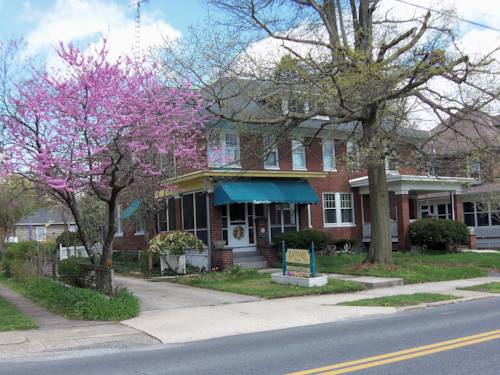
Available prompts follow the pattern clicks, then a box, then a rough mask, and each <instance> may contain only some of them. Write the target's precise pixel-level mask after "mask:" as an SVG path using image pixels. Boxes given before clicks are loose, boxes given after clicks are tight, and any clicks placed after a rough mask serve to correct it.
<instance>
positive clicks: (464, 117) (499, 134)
mask: <svg viewBox="0 0 500 375" xmlns="http://www.w3.org/2000/svg"><path fill="white" fill-rule="evenodd" d="M430 134H431V136H433V137H434V139H433V140H432V142H431V143H430V145H429V147H432V150H430V151H431V152H433V153H436V154H440V155H451V154H458V153H469V152H471V151H473V150H477V149H481V148H498V147H500V116H490V115H488V114H486V113H483V112H474V113H466V114H463V113H458V114H456V115H455V116H450V117H449V118H448V119H446V120H445V121H444V122H443V123H442V124H440V125H438V126H436V127H435V128H433V129H432V130H431V131H430Z"/></svg>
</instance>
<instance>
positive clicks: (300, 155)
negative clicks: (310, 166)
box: [292, 139, 306, 170]
mask: <svg viewBox="0 0 500 375" xmlns="http://www.w3.org/2000/svg"><path fill="white" fill-rule="evenodd" d="M292 164H293V169H296V170H305V169H306V147H305V146H304V142H303V141H302V140H298V139H294V140H292Z"/></svg>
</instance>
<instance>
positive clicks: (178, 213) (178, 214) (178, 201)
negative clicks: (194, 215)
mask: <svg viewBox="0 0 500 375" xmlns="http://www.w3.org/2000/svg"><path fill="white" fill-rule="evenodd" d="M174 203H175V228H176V229H177V230H183V229H184V226H183V223H182V198H181V196H180V195H176V196H175V200H174Z"/></svg>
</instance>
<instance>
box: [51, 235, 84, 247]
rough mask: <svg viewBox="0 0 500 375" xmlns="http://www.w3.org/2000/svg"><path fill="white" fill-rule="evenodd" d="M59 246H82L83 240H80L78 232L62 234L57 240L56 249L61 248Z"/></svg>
mask: <svg viewBox="0 0 500 375" xmlns="http://www.w3.org/2000/svg"><path fill="white" fill-rule="evenodd" d="M59 245H62V246H63V247H70V246H82V240H81V238H80V234H79V233H78V232H68V231H65V232H62V233H61V234H60V235H59V236H57V238H56V248H57V249H58V248H59Z"/></svg>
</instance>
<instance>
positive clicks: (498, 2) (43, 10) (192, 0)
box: [0, 0, 500, 55]
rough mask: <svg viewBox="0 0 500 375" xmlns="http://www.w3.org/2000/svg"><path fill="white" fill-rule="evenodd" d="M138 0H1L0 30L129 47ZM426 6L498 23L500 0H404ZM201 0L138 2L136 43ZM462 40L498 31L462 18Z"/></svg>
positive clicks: (168, 32)
mask: <svg viewBox="0 0 500 375" xmlns="http://www.w3.org/2000/svg"><path fill="white" fill-rule="evenodd" d="M136 1H137V0H0V35H1V36H2V37H3V38H12V37H22V38H24V39H25V41H26V44H27V46H26V53H27V54H28V55H36V54H40V55H51V54H53V51H54V47H55V46H57V44H58V43H59V41H64V42H74V43H77V44H79V45H80V46H82V47H85V46H87V45H89V44H91V43H97V42H98V41H99V39H100V38H101V37H102V36H103V35H104V36H106V38H107V39H108V45H110V46H113V53H115V54H123V53H130V52H131V49H132V46H133V42H134V39H135V33H134V17H135V9H136V7H135V5H134V4H135V3H136ZM406 1H407V2H409V3H414V4H419V5H423V6H430V7H440V6H452V7H454V8H455V9H456V11H457V14H458V15H459V16H461V17H464V18H467V19H469V20H471V21H474V22H478V23H483V24H485V25H490V26H493V27H497V28H500V0H439V1H437V0H406ZM403 2H404V1H399V0H384V1H383V2H382V4H383V5H382V6H384V7H388V8H391V9H394V10H395V11H397V12H398V13H401V14H411V13H412V12H415V11H418V9H417V8H415V7H414V6H411V5H408V4H403ZM206 3H207V1H206V0H147V1H145V2H144V3H143V5H142V8H141V9H142V19H141V24H142V25H141V47H142V48H143V49H147V48H148V47H151V46H155V45H157V44H160V43H161V42H162V41H163V39H164V38H168V39H176V38H181V37H182V36H183V35H186V34H187V33H188V29H189V26H190V25H191V24H195V23H197V22H202V21H203V20H204V18H205V16H206V14H207V4H206ZM462 25H463V26H464V30H465V34H464V37H463V41H464V43H466V45H467V48H468V49H470V51H471V52H473V53H474V52H481V51H483V50H485V49H487V48H491V45H492V44H495V43H496V44H497V45H499V44H500V43H499V41H500V38H499V37H500V33H499V32H497V31H493V30H488V29H486V28H481V27H477V26H474V25H470V24H467V23H462Z"/></svg>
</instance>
